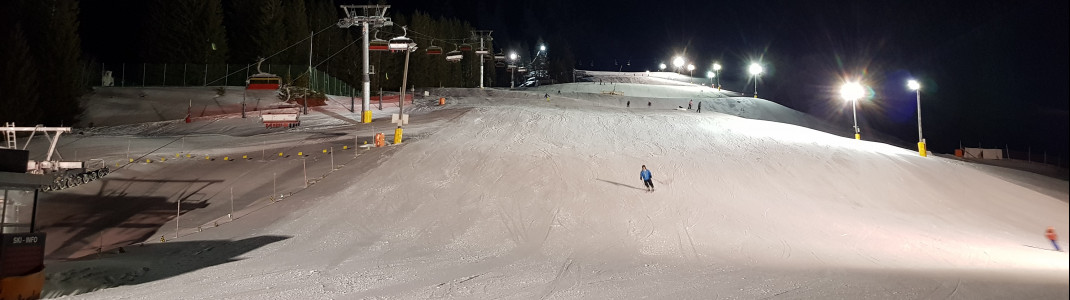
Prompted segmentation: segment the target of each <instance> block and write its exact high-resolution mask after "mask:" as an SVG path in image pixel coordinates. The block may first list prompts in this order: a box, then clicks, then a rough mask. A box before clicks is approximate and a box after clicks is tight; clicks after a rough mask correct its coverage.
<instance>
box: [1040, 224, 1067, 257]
mask: <svg viewBox="0 0 1070 300" xmlns="http://www.w3.org/2000/svg"><path fill="white" fill-rule="evenodd" d="M1044 237H1047V238H1048V240H1050V241H1051V245H1052V246H1055V251H1063V250H1060V249H1059V236H1058V235H1055V227H1051V226H1048V230H1047V231H1045V232H1044Z"/></svg>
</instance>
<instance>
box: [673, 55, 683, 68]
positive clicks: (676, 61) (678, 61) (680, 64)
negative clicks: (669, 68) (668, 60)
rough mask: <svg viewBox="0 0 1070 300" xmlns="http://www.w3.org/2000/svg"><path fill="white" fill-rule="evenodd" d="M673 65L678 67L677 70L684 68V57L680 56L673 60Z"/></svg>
mask: <svg viewBox="0 0 1070 300" xmlns="http://www.w3.org/2000/svg"><path fill="white" fill-rule="evenodd" d="M672 65H673V66H676V67H677V68H679V67H683V66H684V58H683V57H679V56H677V57H675V58H673V59H672Z"/></svg>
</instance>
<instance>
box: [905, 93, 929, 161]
mask: <svg viewBox="0 0 1070 300" xmlns="http://www.w3.org/2000/svg"><path fill="white" fill-rule="evenodd" d="M907 87H908V88H910V89H911V90H913V91H914V95H915V96H917V99H918V154H920V155H921V157H926V156H928V153H926V152H927V151H925V138H923V137H922V135H921V84H920V83H918V81H917V80H914V79H911V80H908V81H907Z"/></svg>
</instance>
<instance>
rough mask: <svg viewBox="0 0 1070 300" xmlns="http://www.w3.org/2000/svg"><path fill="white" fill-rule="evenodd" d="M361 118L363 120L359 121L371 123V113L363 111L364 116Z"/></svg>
mask: <svg viewBox="0 0 1070 300" xmlns="http://www.w3.org/2000/svg"><path fill="white" fill-rule="evenodd" d="M362 117H363V118H362V119H361V121H363V122H364V123H371V122H372V111H370V110H365V111H364V116H362Z"/></svg>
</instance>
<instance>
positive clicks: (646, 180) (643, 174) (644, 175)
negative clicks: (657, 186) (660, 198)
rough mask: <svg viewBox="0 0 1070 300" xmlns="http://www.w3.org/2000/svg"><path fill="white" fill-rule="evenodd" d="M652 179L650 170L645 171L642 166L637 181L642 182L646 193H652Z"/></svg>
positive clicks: (644, 167)
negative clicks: (640, 180)
mask: <svg viewBox="0 0 1070 300" xmlns="http://www.w3.org/2000/svg"><path fill="white" fill-rule="evenodd" d="M653 178H654V176H653V175H650V170H647V169H646V165H643V170H642V171H639V179H642V180H643V185H645V186H646V190H647V191H651V192H652V191H654V182H653V181H652V180H653Z"/></svg>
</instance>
